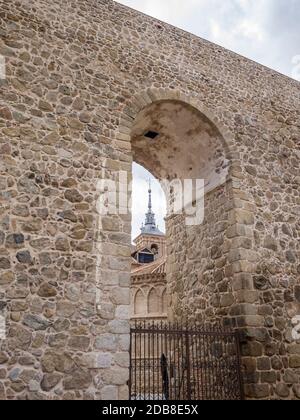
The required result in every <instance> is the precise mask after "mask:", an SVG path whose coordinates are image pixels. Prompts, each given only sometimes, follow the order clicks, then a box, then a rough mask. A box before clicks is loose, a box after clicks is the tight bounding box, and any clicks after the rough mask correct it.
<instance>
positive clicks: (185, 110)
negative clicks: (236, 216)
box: [131, 100, 229, 190]
mask: <svg viewBox="0 0 300 420" xmlns="http://www.w3.org/2000/svg"><path fill="white" fill-rule="evenodd" d="M149 133H150V137H149V136H148V134H149ZM151 134H155V135H156V137H155V138H151V137H153V136H151ZM131 139H132V150H133V159H134V160H135V161H136V162H138V163H140V164H141V165H143V166H144V167H145V168H146V169H148V170H149V171H151V172H152V173H153V174H154V175H155V176H156V177H157V178H158V179H166V180H174V179H180V180H184V179H193V180H195V179H204V181H205V187H206V190H211V189H213V188H215V187H217V186H218V185H221V184H223V183H224V182H225V181H226V179H227V176H228V168H229V161H228V158H227V156H226V148H225V142H224V139H223V137H222V135H221V134H220V132H219V131H218V129H217V127H216V126H215V125H214V123H213V122H211V121H210V120H209V119H208V118H207V117H206V116H204V115H203V114H202V113H200V112H199V111H198V110H197V109H196V108H194V107H192V106H190V105H189V104H187V103H184V102H182V101H175V100H163V101H156V102H154V103H152V104H151V105H148V106H147V107H145V108H144V109H143V110H142V111H141V112H140V113H139V114H138V115H137V117H136V119H135V121H134V124H133V127H132V131H131Z"/></svg>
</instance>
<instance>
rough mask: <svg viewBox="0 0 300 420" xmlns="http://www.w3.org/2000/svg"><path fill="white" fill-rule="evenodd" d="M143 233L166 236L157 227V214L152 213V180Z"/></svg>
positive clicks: (142, 228)
mask: <svg viewBox="0 0 300 420" xmlns="http://www.w3.org/2000/svg"><path fill="white" fill-rule="evenodd" d="M141 233H142V234H148V235H164V234H163V232H161V231H160V230H159V229H158V227H157V226H156V222H155V214H154V213H153V211H152V190H151V181H150V179H149V189H148V212H147V213H146V218H145V224H142V227H141Z"/></svg>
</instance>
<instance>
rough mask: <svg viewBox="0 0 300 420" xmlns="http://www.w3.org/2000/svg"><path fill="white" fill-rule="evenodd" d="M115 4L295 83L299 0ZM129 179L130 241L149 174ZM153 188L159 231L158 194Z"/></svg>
mask: <svg viewBox="0 0 300 420" xmlns="http://www.w3.org/2000/svg"><path fill="white" fill-rule="evenodd" d="M118 1H119V3H123V4H125V5H127V6H130V7H132V8H135V9H137V10H140V11H141V12H144V13H146V14H148V15H150V16H153V17H156V18H158V19H161V20H163V21H165V22H168V23H170V24H172V25H175V26H177V27H180V28H182V29H185V30H187V31H189V32H192V33H194V34H196V35H198V36H200V37H202V38H205V39H208V40H209V41H212V42H215V43H216V44H219V45H222V46H224V47H225V48H228V49H230V50H232V51H235V52H237V53H239V54H242V55H243V56H245V57H248V58H251V59H252V60H255V61H257V62H259V63H261V64H264V65H266V66H268V67H271V68H272V69H274V70H277V71H279V72H281V73H283V74H286V75H288V76H290V77H293V78H295V79H298V80H300V0H184V1H182V0H118ZM134 176H135V182H134V189H133V220H134V223H133V236H134V235H135V234H137V233H138V232H139V226H140V224H141V222H142V220H143V214H144V212H145V210H146V207H147V186H146V184H145V180H147V178H148V177H149V174H147V173H146V172H144V171H143V170H141V169H140V168H138V167H137V166H135V168H134ZM154 185H155V184H154ZM153 188H154V190H155V191H154V202H155V203H156V208H155V210H156V212H159V213H160V215H157V216H158V217H157V218H158V222H159V225H160V228H164V226H163V217H162V213H163V209H164V208H165V205H164V202H163V200H164V198H163V193H162V192H159V191H158V188H157V186H156V185H155V186H154V187H153ZM161 203H163V204H161Z"/></svg>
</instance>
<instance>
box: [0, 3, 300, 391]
mask: <svg viewBox="0 0 300 420" xmlns="http://www.w3.org/2000/svg"><path fill="white" fill-rule="evenodd" d="M0 55H1V56H2V57H4V59H5V65H6V77H5V79H2V80H0V88H1V90H0V174H1V177H0V309H1V313H2V312H3V313H4V312H5V314H6V339H2V340H1V341H0V399H126V398H128V388H127V380H128V365H129V307H130V300H129V299H130V263H131V260H130V242H131V239H130V232H131V218H130V215H107V216H106V217H99V212H97V200H98V199H99V196H101V194H102V193H103V191H102V190H101V183H100V187H99V180H101V179H104V178H109V179H112V180H113V179H115V178H116V176H117V173H118V171H120V170H121V171H125V172H126V171H127V172H128V173H129V177H128V178H129V179H130V176H131V164H132V160H133V159H134V160H135V161H137V162H138V163H141V164H143V165H144V166H145V167H147V169H149V170H151V171H152V172H153V174H154V175H156V176H157V177H158V178H165V177H168V176H169V178H170V179H176V178H182V179H183V178H185V177H187V176H188V175H191V174H192V176H193V177H203V178H204V179H206V180H207V185H208V187H207V191H206V196H205V210H206V211H205V220H204V223H202V224H201V225H199V226H186V224H185V223H184V219H183V217H184V216H182V215H177V216H173V217H172V216H170V217H169V218H168V220H167V236H168V252H169V258H168V267H167V279H168V289H169V312H170V317H171V318H173V319H174V318H175V319H176V318H177V319H178V318H181V319H182V318H188V319H189V320H190V322H203V321H205V322H207V321H211V322H222V323H224V324H225V325H231V326H232V327H236V328H240V329H241V330H242V332H243V337H244V342H243V348H242V352H243V354H242V355H243V367H244V376H245V378H244V379H245V393H246V397H247V398H249V399H297V398H298V399H300V342H299V341H297V340H295V338H294V337H293V334H292V331H293V326H294V325H293V320H294V319H295V317H297V316H299V315H300V242H299V236H300V219H299V215H300V193H299V191H300V189H299V188H300V171H299V167H300V159H299V158H300V84H299V82H296V81H294V80H291V79H289V78H287V77H284V76H282V75H280V74H278V73H275V72H274V71H272V70H269V69H267V68H265V67H263V66H260V65H258V64H256V63H254V62H252V61H250V60H247V59H245V58H243V57H240V56H238V55H236V54H233V53H231V52H229V51H226V50H224V49H223V48H221V47H219V46H217V45H214V44H211V43H209V42H207V41H204V40H202V39H199V38H197V37H195V36H193V35H191V34H188V33H186V32H183V31H181V30H179V29H176V28H174V27H172V26H170V25H167V24H164V23H162V22H159V21H157V20H155V19H152V18H150V17H147V16H145V15H143V14H141V13H138V12H136V11H134V10H131V9H129V8H127V7H124V6H121V5H118V4H117V3H115V2H113V1H111V0H76V1H75V0H52V1H51V2H49V1H47V0H10V1H6V0H0ZM148 129H156V130H158V131H159V132H160V134H161V135H160V137H159V138H158V139H157V141H153V142H150V141H147V142H146V140H145V139H144V138H143V133H145V131H146V130H148Z"/></svg>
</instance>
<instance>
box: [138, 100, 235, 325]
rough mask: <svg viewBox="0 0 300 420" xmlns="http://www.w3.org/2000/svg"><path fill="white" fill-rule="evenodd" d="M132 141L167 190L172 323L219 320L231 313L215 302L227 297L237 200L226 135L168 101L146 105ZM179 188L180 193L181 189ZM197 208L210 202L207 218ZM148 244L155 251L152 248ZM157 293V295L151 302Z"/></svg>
mask: <svg viewBox="0 0 300 420" xmlns="http://www.w3.org/2000/svg"><path fill="white" fill-rule="evenodd" d="M154 134H155V135H154ZM130 136H131V147H132V156H133V160H134V161H135V162H137V163H138V164H140V165H142V166H143V167H145V168H146V169H147V170H149V171H150V172H151V173H152V174H153V175H154V176H155V177H156V178H157V179H158V180H159V181H160V182H161V183H162V185H163V186H164V191H165V193H166V197H167V206H168V214H167V217H166V264H165V267H166V283H167V285H166V290H167V292H166V294H164V297H163V301H164V303H163V304H162V305H160V306H161V310H162V308H164V309H166V306H167V301H168V302H169V307H168V308H167V311H168V316H169V318H170V320H172V319H182V318H183V317H184V318H189V319H193V320H197V321H199V322H201V321H203V320H204V319H207V318H210V319H216V318H218V317H219V316H220V314H221V313H222V316H224V312H225V311H224V309H223V308H222V307H221V305H220V306H219V301H218V302H216V296H217V293H219V292H220V290H221V291H222V292H227V289H226V275H227V273H226V256H227V254H228V247H227V239H226V236H225V232H226V229H227V228H228V218H229V211H230V206H229V205H228V203H229V200H231V199H232V198H229V197H230V194H231V187H230V185H229V184H230V183H229V182H227V181H229V166H230V161H229V158H228V149H227V144H226V142H225V140H224V138H223V136H222V134H221V133H220V131H219V129H218V128H217V126H216V125H215V124H214V123H213V122H212V121H211V120H210V119H209V118H207V117H206V116H205V115H204V114H203V113H201V112H200V111H199V110H198V109H196V108H195V107H193V106H191V105H190V104H188V103H185V102H183V101H180V100H177V99H176V100H174V99H172V100H168V99H163V100H157V101H154V102H153V103H151V104H149V105H147V106H144V108H143V109H142V110H141V111H140V112H138V113H137V115H136V117H135V119H134V121H133V123H132V126H131V130H130ZM198 180H203V184H201V183H199V185H201V187H200V189H199V188H198V186H197V185H198V183H197V181H198ZM186 182H187V184H186ZM189 182H191V184H189ZM179 184H180V185H181V187H182V188H181V190H180V189H178V188H177V185H179ZM186 185H192V190H191V193H190V194H189V195H188V197H186V196H185V193H186ZM195 185H196V186H195ZM174 189H175V190H176V194H177V195H176V194H174ZM200 190H201V191H200ZM178 191H180V193H181V195H182V200H181V204H182V206H181V208H180V210H181V211H180V210H179V211H178V206H177V207H176V206H174V201H177V199H178ZM199 191H200V194H199ZM203 197H204V198H203ZM201 200H202V201H201ZM179 201H180V200H179ZM198 201H199V202H201V203H202V202H203V203H204V204H203V209H204V215H203V218H201V219H199V218H195V217H194V213H193V211H192V210H194V211H195V212H197V205H198V204H199V203H198ZM199 205H200V204H199ZM174 209H175V210H176V211H175V212H174ZM191 215H192V216H191ZM199 220H200V222H199ZM190 221H191V223H190ZM149 245H150V249H151V245H152V244H149ZM216 277H217V279H218V281H219V282H220V283H221V284H222V287H221V289H218V287H219V284H217V283H216V281H215V278H216ZM154 294H155V291H152V290H151V296H152V295H153V296H154ZM167 296H169V299H168V298H167ZM155 298H156V296H155ZM157 301H158V299H157ZM151 302H152V300H151ZM151 305H152V304H151ZM151 305H150V306H151ZM153 305H155V303H154V298H153ZM150 306H149V308H150ZM153 309H158V307H157V305H156V306H155V308H154V307H152V306H151V310H153Z"/></svg>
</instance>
